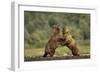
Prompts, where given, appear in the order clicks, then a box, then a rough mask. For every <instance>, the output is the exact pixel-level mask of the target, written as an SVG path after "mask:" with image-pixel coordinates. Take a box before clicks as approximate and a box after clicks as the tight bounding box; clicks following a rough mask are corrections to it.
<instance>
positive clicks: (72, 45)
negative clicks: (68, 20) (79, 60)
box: [62, 27, 79, 56]
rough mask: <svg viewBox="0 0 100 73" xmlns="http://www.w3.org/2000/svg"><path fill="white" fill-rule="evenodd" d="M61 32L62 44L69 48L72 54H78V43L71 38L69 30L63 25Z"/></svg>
mask: <svg viewBox="0 0 100 73" xmlns="http://www.w3.org/2000/svg"><path fill="white" fill-rule="evenodd" d="M62 32H63V39H64V41H63V45H64V46H66V47H68V48H69V49H70V50H71V52H72V54H73V56H79V45H78V43H77V42H76V41H75V40H74V39H73V37H72V35H71V34H70V32H69V30H68V29H66V28H65V27H64V28H63V30H62Z"/></svg>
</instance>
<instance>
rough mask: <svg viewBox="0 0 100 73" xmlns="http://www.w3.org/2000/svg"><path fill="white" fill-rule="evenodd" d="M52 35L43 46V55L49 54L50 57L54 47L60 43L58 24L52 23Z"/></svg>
mask: <svg viewBox="0 0 100 73" xmlns="http://www.w3.org/2000/svg"><path fill="white" fill-rule="evenodd" d="M52 30H53V32H52V35H51V37H50V39H49V41H48V43H47V44H46V46H45V53H44V55H43V57H46V56H47V55H50V57H52V56H53V55H54V53H55V49H56V48H57V47H58V46H59V45H60V38H61V35H60V28H59V26H58V25H53V27H52Z"/></svg>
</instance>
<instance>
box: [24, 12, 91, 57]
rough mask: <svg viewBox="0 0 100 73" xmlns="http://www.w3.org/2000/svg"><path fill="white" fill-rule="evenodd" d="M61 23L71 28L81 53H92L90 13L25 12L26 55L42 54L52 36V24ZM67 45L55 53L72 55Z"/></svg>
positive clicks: (62, 25)
mask: <svg viewBox="0 0 100 73" xmlns="http://www.w3.org/2000/svg"><path fill="white" fill-rule="evenodd" d="M53 24H59V25H60V27H66V28H67V29H69V30H70V33H71V34H72V36H73V38H74V39H75V40H76V41H77V42H78V43H79V45H80V47H81V48H80V53H81V54H84V53H86V54H90V14H85V13H59V12H36V11H25V12H24V49H25V51H24V53H25V54H24V55H25V57H27V56H32V57H35V56H42V55H43V53H44V47H45V45H46V43H47V41H48V40H49V38H50V36H51V26H52V25H53ZM65 48H66V47H59V48H57V50H56V53H55V55H57V56H62V55H64V54H65V55H66V54H68V55H70V54H71V52H70V50H69V49H65Z"/></svg>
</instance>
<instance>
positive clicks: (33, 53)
mask: <svg viewBox="0 0 100 73" xmlns="http://www.w3.org/2000/svg"><path fill="white" fill-rule="evenodd" d="M43 54H44V48H34V49H25V50H24V57H25V59H26V58H28V57H30V58H37V57H41V56H43ZM80 54H81V55H83V54H88V55H89V54H90V47H89V46H82V47H81V48H80ZM71 55H72V54H71V51H70V50H69V49H68V48H67V47H59V48H57V49H56V52H55V55H54V56H55V57H62V56H71Z"/></svg>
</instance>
